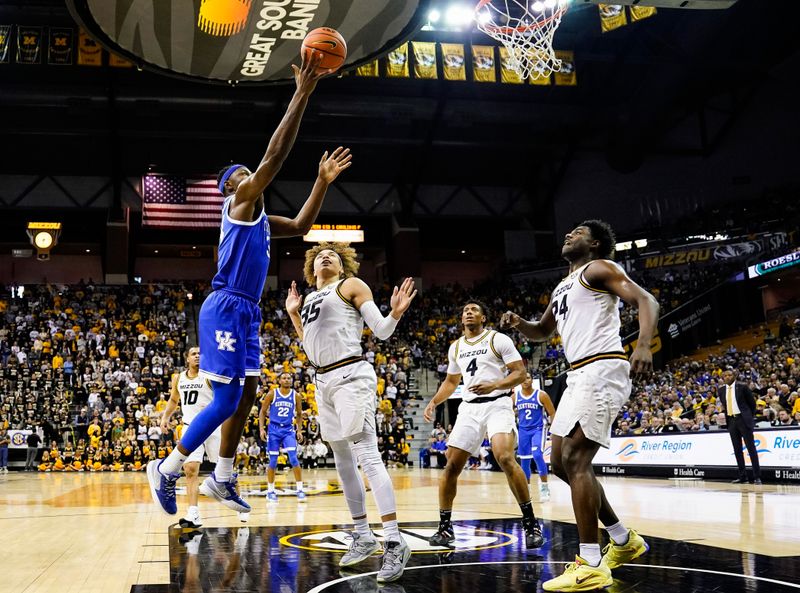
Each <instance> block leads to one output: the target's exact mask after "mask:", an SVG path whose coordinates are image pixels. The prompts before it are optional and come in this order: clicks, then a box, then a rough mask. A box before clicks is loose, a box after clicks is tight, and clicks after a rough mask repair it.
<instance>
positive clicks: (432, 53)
mask: <svg viewBox="0 0 800 593" xmlns="http://www.w3.org/2000/svg"><path fill="white" fill-rule="evenodd" d="M411 46H412V47H413V48H414V78H428V79H431V78H432V79H436V78H439V71H438V68H437V66H436V44H435V43H433V42H428V41H412V42H411Z"/></svg>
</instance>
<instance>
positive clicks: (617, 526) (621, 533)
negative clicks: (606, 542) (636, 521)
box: [606, 521, 628, 546]
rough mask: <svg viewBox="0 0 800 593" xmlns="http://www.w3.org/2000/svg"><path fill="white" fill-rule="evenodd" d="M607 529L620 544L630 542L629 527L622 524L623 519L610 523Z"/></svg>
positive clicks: (611, 536)
mask: <svg viewBox="0 0 800 593" xmlns="http://www.w3.org/2000/svg"><path fill="white" fill-rule="evenodd" d="M606 531H608V536H609V537H610V538H611V539H612V540H613V541H614V543H615V544H617V545H618V546H624V545H625V544H627V543H628V528H627V527H625V526H624V525H623V524H622V521H620V522H618V523H614V524H613V525H609V526H608V527H606Z"/></svg>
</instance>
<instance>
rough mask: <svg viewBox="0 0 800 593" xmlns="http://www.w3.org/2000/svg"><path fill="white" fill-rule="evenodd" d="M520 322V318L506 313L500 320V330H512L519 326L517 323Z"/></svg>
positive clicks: (514, 314)
mask: <svg viewBox="0 0 800 593" xmlns="http://www.w3.org/2000/svg"><path fill="white" fill-rule="evenodd" d="M521 320H522V317H520V316H519V315H517V314H516V313H514V312H513V311H506V312H505V313H503V316H502V317H501V318H500V329H514V328H515V327H517V326H518V325H519V322H520V321H521Z"/></svg>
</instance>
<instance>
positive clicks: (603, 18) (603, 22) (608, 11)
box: [597, 4, 628, 33]
mask: <svg viewBox="0 0 800 593" xmlns="http://www.w3.org/2000/svg"><path fill="white" fill-rule="evenodd" d="M597 6H598V8H599V9H600V28H601V29H602V31H603V33H608V32H609V31H613V30H614V29H619V28H620V27H624V26H625V25H627V24H628V17H626V16H625V7H624V6H623V5H622V4H598V5H597Z"/></svg>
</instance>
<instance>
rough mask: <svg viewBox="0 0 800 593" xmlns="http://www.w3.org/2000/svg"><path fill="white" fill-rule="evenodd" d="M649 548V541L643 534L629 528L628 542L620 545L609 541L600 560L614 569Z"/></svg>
mask: <svg viewBox="0 0 800 593" xmlns="http://www.w3.org/2000/svg"><path fill="white" fill-rule="evenodd" d="M649 549H650V546H648V545H647V542H646V541H644V538H643V537H642V536H641V535H639V534H638V533H636V532H635V531H634V530H633V529H628V542H627V543H626V544H625V545H622V546H618V545H617V544H615V543H614V542H613V541H611V542H609V544H608V545H607V546H606V547H605V548H603V559H602V560H601V561H600V564H605V565H606V566H608V568H609V570H613V569H615V568H617V567H618V566H622V565H623V564H627V563H628V562H630V561H631V560H633V559H634V558H638V557H639V556H641V555H642V554H644V553H645V552H647V550H649Z"/></svg>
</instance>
